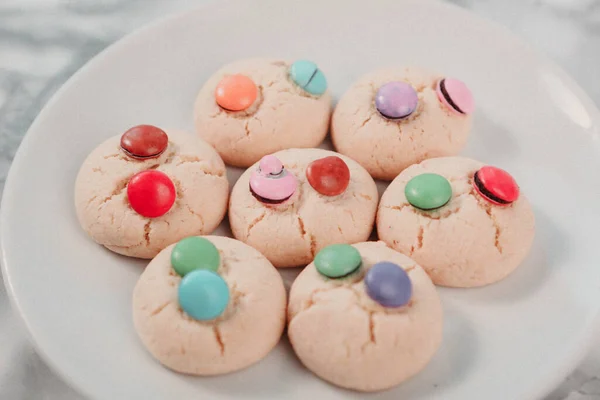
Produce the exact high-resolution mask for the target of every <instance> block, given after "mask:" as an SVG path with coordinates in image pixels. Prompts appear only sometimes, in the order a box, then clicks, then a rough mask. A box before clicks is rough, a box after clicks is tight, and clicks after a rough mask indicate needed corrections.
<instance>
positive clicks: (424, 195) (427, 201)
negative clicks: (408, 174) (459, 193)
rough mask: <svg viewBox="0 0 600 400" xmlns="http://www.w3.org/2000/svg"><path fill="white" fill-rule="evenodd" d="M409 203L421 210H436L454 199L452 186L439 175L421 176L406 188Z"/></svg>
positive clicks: (405, 193)
mask: <svg viewBox="0 0 600 400" xmlns="http://www.w3.org/2000/svg"><path fill="white" fill-rule="evenodd" d="M404 195H405V196H406V199H407V200H408V202H409V203H410V204H411V205H412V206H413V207H416V208H419V209H421V210H435V209H436V208H440V207H442V206H444V205H445V204H446V203H448V202H449V201H450V199H451V198H452V186H450V182H448V180H447V179H446V178H444V177H443V176H441V175H438V174H430V173H426V174H421V175H417V176H415V177H414V178H412V179H411V180H410V181H408V183H407V184H406V187H405V188H404Z"/></svg>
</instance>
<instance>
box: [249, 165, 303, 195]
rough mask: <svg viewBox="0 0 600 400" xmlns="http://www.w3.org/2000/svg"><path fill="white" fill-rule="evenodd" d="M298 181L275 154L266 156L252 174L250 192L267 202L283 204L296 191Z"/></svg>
mask: <svg viewBox="0 0 600 400" xmlns="http://www.w3.org/2000/svg"><path fill="white" fill-rule="evenodd" d="M297 188H298V181H297V179H296V177H295V176H294V175H292V174H290V173H289V172H288V171H287V170H286V169H285V168H284V167H283V164H282V162H281V161H280V160H279V159H278V158H277V157H275V156H273V155H268V156H264V157H263V158H262V159H261V160H260V162H259V164H258V168H257V169H256V170H255V171H253V172H252V175H251V176H250V192H251V193H252V195H253V196H254V197H256V198H257V199H258V200H259V201H261V202H263V203H266V204H281V203H283V202H284V201H286V200H288V199H289V198H290V197H292V195H293V194H294V193H295V192H296V189H297Z"/></svg>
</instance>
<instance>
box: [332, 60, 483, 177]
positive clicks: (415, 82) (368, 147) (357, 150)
mask: <svg viewBox="0 0 600 400" xmlns="http://www.w3.org/2000/svg"><path fill="white" fill-rule="evenodd" d="M442 78H444V77H443V76H442V75H440V74H436V73H433V72H429V71H426V70H423V69H419V68H408V67H405V68H384V69H379V70H376V71H373V72H371V73H369V74H367V75H365V76H363V77H362V78H360V79H359V80H358V81H357V82H356V83H355V84H353V85H352V87H350V89H348V90H347V91H346V93H345V94H344V95H343V96H342V98H341V99H340V101H339V102H338V104H337V106H336V108H335V111H334V113H333V117H332V120H331V137H332V139H333V144H334V146H335V148H336V150H337V151H339V152H340V153H342V154H345V155H347V156H348V157H351V158H353V159H354V160H356V161H357V162H358V163H359V164H361V165H362V166H363V167H365V168H366V169H367V171H369V173H370V174H371V175H372V176H373V177H374V178H376V179H384V180H392V179H394V178H395V177H396V176H397V175H398V174H399V173H400V172H401V171H402V170H403V169H405V168H407V167H408V166H409V165H411V164H415V163H418V162H421V161H423V160H424V159H427V158H433V157H441V156H451V155H456V154H458V153H459V152H460V151H461V150H462V149H463V147H464V146H465V144H466V142H467V137H468V136H469V132H470V130H471V124H472V116H471V115H460V114H458V113H456V112H453V111H452V110H450V109H449V108H448V107H447V106H445V105H444V104H442V102H440V100H439V99H438V97H437V94H436V85H437V83H438V81H439V80H440V79H442ZM391 81H403V82H407V83H409V84H411V85H412V86H413V88H414V89H415V90H416V91H417V94H418V99H419V100H418V105H417V109H416V111H415V112H414V113H413V114H411V115H410V116H409V117H407V118H406V119H403V120H398V121H394V120H389V119H386V118H384V117H383V116H381V114H379V112H378V111H377V109H376V108H375V104H374V98H375V94H376V93H377V90H378V89H379V87H380V86H382V85H383V84H385V83H388V82H391Z"/></svg>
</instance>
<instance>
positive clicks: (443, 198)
mask: <svg viewBox="0 0 600 400" xmlns="http://www.w3.org/2000/svg"><path fill="white" fill-rule="evenodd" d="M377 232H378V234H379V238H380V239H381V240H383V241H385V242H386V243H387V244H388V245H389V246H390V247H392V248H394V249H396V250H398V251H400V252H402V253H404V254H406V255H408V256H409V257H411V258H413V259H414V260H415V261H416V262H418V263H419V264H420V265H421V266H422V267H423V268H424V269H425V271H427V273H428V274H429V276H430V277H431V279H432V280H433V282H434V283H435V284H437V285H442V286H454V287H474V286H483V285H487V284H490V283H493V282H496V281H499V280H501V279H503V278H504V277H506V276H507V275H508V274H510V273H511V272H512V271H513V270H514V269H515V268H517V266H518V265H519V264H521V262H522V261H523V259H524V258H525V256H526V255H527V253H528V252H529V250H530V248H531V245H532V242H533V238H534V233H535V219H534V215H533V211H532V209H531V206H530V204H529V202H528V200H527V198H526V197H525V196H524V195H523V194H522V193H520V191H519V186H518V185H517V183H516V182H515V180H514V179H513V178H512V177H511V176H510V175H509V174H508V173H507V172H506V171H503V170H501V169H498V168H496V167H491V166H485V165H484V164H482V163H481V162H478V161H475V160H471V159H467V158H461V157H443V158H434V159H430V160H426V161H423V162H422V163H420V164H416V165H413V166H411V167H409V168H407V169H406V170H404V171H403V172H402V173H401V174H400V175H398V177H397V178H396V179H394V181H393V182H392V183H391V184H390V185H389V186H388V188H387V190H386V191H385V193H384V194H383V196H382V198H381V203H380V205H379V211H378V215H377Z"/></svg>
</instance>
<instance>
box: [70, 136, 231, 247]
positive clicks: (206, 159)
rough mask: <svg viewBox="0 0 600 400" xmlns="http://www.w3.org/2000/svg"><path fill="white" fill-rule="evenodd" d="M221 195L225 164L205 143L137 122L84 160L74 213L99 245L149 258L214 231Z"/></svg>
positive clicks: (219, 217)
mask: <svg viewBox="0 0 600 400" xmlns="http://www.w3.org/2000/svg"><path fill="white" fill-rule="evenodd" d="M228 190H229V183H228V181H227V177H226V175H225V165H224V164H223V161H222V160H221V158H220V157H219V155H218V154H217V152H216V151H215V150H214V149H213V148H212V147H211V146H210V145H209V144H208V143H206V142H204V141H203V140H201V139H199V138H197V137H195V136H194V135H191V134H188V133H186V132H180V131H171V130H169V131H167V132H165V131H162V130H161V129H159V128H156V127H153V126H150V125H140V126H136V127H134V128H132V129H130V130H128V131H127V132H126V133H125V134H123V135H121V136H114V137H112V138H110V139H108V140H106V141H105V142H104V143H102V144H101V145H99V146H98V147H97V148H96V149H94V150H93V151H92V152H91V153H90V155H89V156H88V157H87V158H86V160H85V161H84V162H83V165H82V166H81V169H80V170H79V174H78V175H77V180H76V182H75V209H76V212H77V217H78V219H79V222H80V224H81V226H82V228H83V229H84V230H85V231H86V232H87V233H88V234H89V235H90V236H91V237H92V239H94V240H95V241H96V242H98V243H99V244H101V245H103V246H105V247H106V248H108V249H109V250H112V251H114V252H116V253H119V254H123V255H126V256H131V257H139V258H152V257H154V256H155V255H156V254H158V252H159V251H161V250H162V249H164V248H165V247H167V246H168V245H170V244H171V243H175V242H177V241H178V240H179V239H182V238H184V237H186V236H190V235H198V234H207V233H210V232H212V231H213V230H214V229H216V227H217V226H218V225H219V223H220V222H221V220H222V219H223V217H224V216H225V212H226V210H227V200H228Z"/></svg>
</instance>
